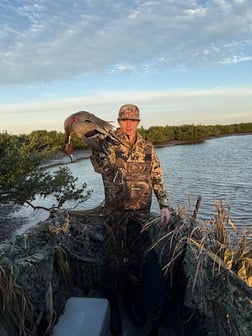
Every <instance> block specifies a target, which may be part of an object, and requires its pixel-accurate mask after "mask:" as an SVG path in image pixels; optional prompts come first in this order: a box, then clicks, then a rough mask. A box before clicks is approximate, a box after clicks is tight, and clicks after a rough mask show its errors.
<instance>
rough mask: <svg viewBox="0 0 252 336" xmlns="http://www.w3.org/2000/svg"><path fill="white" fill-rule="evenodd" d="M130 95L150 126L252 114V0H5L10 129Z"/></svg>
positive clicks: (38, 125)
mask: <svg viewBox="0 0 252 336" xmlns="http://www.w3.org/2000/svg"><path fill="white" fill-rule="evenodd" d="M128 103H131V104H136V105H138V107H139V108H140V113H141V125H142V126H143V127H145V128H148V127H150V126H165V125H183V124H195V125H199V124H203V125H216V124H226V125H227V124H233V123H241V122H252V1H251V0H213V1H211V0H201V1H200V0H184V1H182V0H150V1H148V0H146V1H143V0H135V1H133V0H103V1H102V0H73V1H69V0H54V1H51V0H1V2H0V117H1V118H0V132H8V133H9V134H29V133H30V132H32V131H34V130H47V131H52V130H56V131H62V132H63V131H64V129H63V124H64V120H65V119H66V118H67V117H68V116H69V115H70V114H72V113H75V112H77V111H89V112H91V113H94V114H95V115H96V116H98V117H100V118H102V119H104V120H106V121H111V122H113V125H115V126H117V114H118V110H119V108H120V106H121V105H123V104H128Z"/></svg>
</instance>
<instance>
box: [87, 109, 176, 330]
mask: <svg viewBox="0 0 252 336" xmlns="http://www.w3.org/2000/svg"><path fill="white" fill-rule="evenodd" d="M118 123H119V126H120V127H119V128H118V129H117V130H116V136H117V138H119V140H120V144H119V145H111V146H110V148H109V150H110V152H109V154H108V155H104V154H103V153H101V152H98V151H93V152H92V155H91V162H92V164H93V166H94V169H95V171H96V172H97V173H101V174H102V178H103V184H104V189H105V264H106V268H107V269H106V272H105V279H104V283H103V285H104V292H105V295H106V296H107V297H108V299H109V302H110V305H111V309H112V314H113V312H114V309H113V308H115V307H116V301H117V294H118V291H119V290H120V289H121V288H124V291H125V292H126V295H125V296H126V298H127V300H126V307H127V308H128V312H129V315H130V317H131V319H132V320H133V322H134V323H135V324H136V325H140V324H141V323H143V322H144V316H143V314H141V312H142V311H141V309H140V306H139V305H137V304H139V302H140V293H141V283H142V280H143V279H142V278H143V272H144V264H145V260H146V256H147V255H148V250H149V248H150V246H151V243H152V242H151V239H150V237H149V234H148V232H147V231H142V228H143V226H144V224H146V223H147V222H148V220H149V218H150V208H151V200H152V192H154V194H155V196H156V198H157V201H158V203H159V206H160V215H161V225H167V224H168V221H169V218H170V213H169V209H168V196H167V192H166V189H165V185H164V181H163V176H162V170H161V167H160V163H159V160H158V157H157V155H156V152H155V149H154V147H153V145H152V144H151V143H150V142H148V141H145V140H144V139H143V138H142V136H141V135H140V134H139V133H138V132H137V128H138V126H139V123H140V117H139V109H138V107H137V106H135V105H132V104H127V105H123V106H122V107H121V108H120V110H119V114H118ZM151 259H153V256H152V257H151ZM132 303H133V304H132ZM160 304H161V303H160ZM134 305H137V308H136V306H134ZM134 308H135V309H134ZM117 318H118V317H117ZM112 328H113V326H112ZM115 329H116V328H115ZM117 329H118V333H117V332H116V331H115V332H114V334H119V329H120V325H119V326H118V328H117Z"/></svg>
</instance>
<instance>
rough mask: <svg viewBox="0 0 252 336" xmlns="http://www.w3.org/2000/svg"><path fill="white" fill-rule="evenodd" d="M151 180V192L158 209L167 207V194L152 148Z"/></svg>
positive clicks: (157, 160)
mask: <svg viewBox="0 0 252 336" xmlns="http://www.w3.org/2000/svg"><path fill="white" fill-rule="evenodd" d="M151 178H152V187H153V191H154V194H155V196H156V198H157V201H158V204H159V207H160V209H161V208H166V207H168V205H169V202H168V193H167V190H166V187H165V184H164V179H163V171H162V168H161V166H160V162H159V159H158V157H157V154H156V152H155V149H154V148H153V151H152V169H151Z"/></svg>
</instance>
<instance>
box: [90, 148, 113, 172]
mask: <svg viewBox="0 0 252 336" xmlns="http://www.w3.org/2000/svg"><path fill="white" fill-rule="evenodd" d="M90 160H91V163H92V165H93V167H94V170H95V172H96V173H99V174H102V173H104V172H107V171H109V170H113V169H114V164H115V154H114V150H113V148H110V153H109V154H105V153H102V152H100V151H97V150H92V154H91V156H90Z"/></svg>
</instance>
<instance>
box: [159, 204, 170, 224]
mask: <svg viewBox="0 0 252 336" xmlns="http://www.w3.org/2000/svg"><path fill="white" fill-rule="evenodd" d="M160 216H161V226H166V225H167V224H168V222H169V219H170V211H169V209H168V208H162V209H161V210H160Z"/></svg>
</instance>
